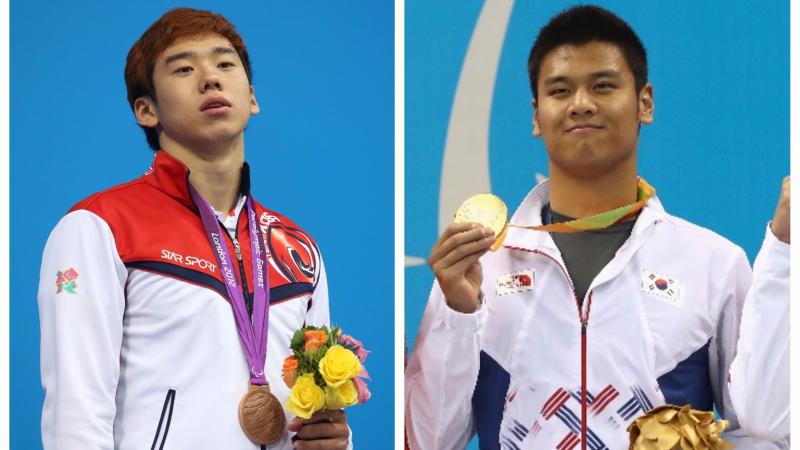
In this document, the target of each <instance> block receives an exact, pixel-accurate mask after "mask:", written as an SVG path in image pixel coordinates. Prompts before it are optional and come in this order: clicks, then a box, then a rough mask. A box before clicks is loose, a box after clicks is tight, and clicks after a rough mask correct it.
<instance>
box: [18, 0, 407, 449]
mask: <svg viewBox="0 0 800 450" xmlns="http://www.w3.org/2000/svg"><path fill="white" fill-rule="evenodd" d="M304 4H305V3H304ZM112 5H113V6H112ZM176 6H189V7H194V8H201V9H210V10H212V11H216V12H220V13H222V14H223V15H224V16H225V17H227V18H228V19H229V20H230V21H231V22H233V23H234V24H235V25H236V26H237V28H238V30H239V32H240V34H241V35H242V36H243V38H244V40H245V43H246V44H247V46H248V50H249V52H250V57H251V62H252V66H253V72H254V80H253V82H254V85H255V88H256V96H257V98H258V101H259V103H260V105H261V113H260V114H259V115H257V116H255V117H253V118H252V119H251V121H250V123H249V126H248V129H247V133H246V139H245V141H246V157H247V160H248V161H249V162H250V163H251V165H252V168H253V170H252V173H253V191H254V193H255V194H256V198H258V199H259V201H260V202H262V203H263V204H265V205H266V206H267V207H269V208H271V209H274V210H276V211H278V212H281V213H283V214H286V215H287V216H288V217H290V218H292V219H293V220H294V221H296V222H297V223H298V224H300V225H301V226H303V227H304V228H305V229H306V230H308V231H309V232H310V233H311V234H312V236H314V238H315V239H316V241H317V243H318V244H319V246H320V248H321V250H322V253H323V257H324V259H325V265H326V268H327V271H328V281H329V286H330V295H331V314H332V320H333V321H334V323H337V324H339V325H341V326H342V327H344V329H345V330H346V331H347V332H349V333H351V334H353V335H354V336H356V337H358V338H360V339H361V340H362V341H363V342H364V344H365V345H366V346H367V347H368V348H369V349H370V350H372V353H371V354H370V357H369V359H368V360H367V367H368V369H369V371H370V375H372V378H373V381H372V382H371V384H370V389H371V390H372V393H373V397H372V399H371V400H370V401H369V402H368V403H367V404H365V405H362V406H359V407H356V408H351V409H350V410H348V418H349V421H350V424H351V427H352V428H353V435H354V440H355V444H356V448H361V449H368V448H376V449H377V448H389V447H391V446H392V444H391V443H392V442H393V434H394V433H393V426H394V419H393V411H394V410H393V399H394V396H393V388H394V378H393V370H392V367H393V361H394V356H393V355H394V347H393V345H392V342H393V338H394V331H393V329H394V326H393V323H394V322H393V320H394V319H393V302H392V298H393V293H394V286H393V277H392V267H393V259H392V250H393V236H394V231H393V230H394V218H393V208H392V205H393V188H394V176H393V174H394V170H393V147H394V135H393V133H394V131H393V129H394V5H393V3H392V2H390V1H374V0H360V1H348V2H321V1H317V2H307V6H305V7H303V6H299V3H297V2H255V1H252V2H247V1H227V2H224V3H223V2H218V3H215V2H208V1H184V2H181V3H177V2H156V1H139V2H112V3H109V2H101V1H92V2H77V3H76V2H61V1H55V0H52V1H43V2H23V1H20V0H17V1H13V2H11V7H10V11H11V45H10V47H11V56H10V61H11V65H10V72H11V98H10V104H11V112H12V115H11V235H12V236H13V237H12V238H11V254H13V255H14V265H13V268H12V269H11V279H13V280H14V283H13V284H12V285H11V304H10V311H11V361H10V363H11V374H10V375H11V411H10V417H11V448H12V449H26V450H27V449H36V448H41V441H40V431H39V421H40V410H41V406H42V402H43V393H42V390H41V383H40V377H39V324H38V312H37V306H36V289H37V284H38V272H39V264H40V258H41V252H42V250H43V249H44V244H45V241H46V239H47V236H48V235H49V233H50V230H51V229H52V228H53V226H54V225H55V224H56V222H57V221H58V220H59V218H60V217H61V216H63V214H64V213H65V212H66V210H67V209H68V208H69V207H70V206H72V205H73V204H74V203H75V202H77V201H78V200H80V199H82V198H84V197H86V196H87V195H89V194H91V193H93V192H96V191H98V190H102V189H105V188H108V187H111V186H112V185H116V184H119V183H122V182H125V181H128V180H130V179H133V178H136V177H139V176H140V175H141V174H142V173H144V171H145V170H146V169H147V167H148V165H149V164H150V161H151V159H152V155H153V152H152V151H150V149H149V148H148V147H147V144H146V142H145V138H144V133H143V132H142V131H141V130H140V128H139V127H138V126H137V125H136V122H135V120H134V116H133V114H132V113H131V111H130V109H129V107H128V103H127V100H126V90H125V83H124V79H123V68H124V64H125V56H126V55H127V52H128V49H129V48H130V46H131V45H132V44H133V43H134V42H135V41H136V39H138V38H139V36H140V35H141V34H142V33H143V32H144V30H145V29H146V28H147V27H148V26H149V25H150V24H151V23H152V22H154V21H155V20H156V19H157V18H158V17H159V16H161V14H163V13H164V12H165V11H166V10H168V9H170V8H172V7H176ZM268 173H269V174H270V175H271V178H269V179H267V178H266V174H268Z"/></svg>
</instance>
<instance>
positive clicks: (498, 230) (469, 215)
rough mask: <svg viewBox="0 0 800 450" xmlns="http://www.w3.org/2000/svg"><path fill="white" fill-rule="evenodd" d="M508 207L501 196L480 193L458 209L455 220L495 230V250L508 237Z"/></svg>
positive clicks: (493, 248) (493, 246)
mask: <svg viewBox="0 0 800 450" xmlns="http://www.w3.org/2000/svg"><path fill="white" fill-rule="evenodd" d="M507 221H508V208H506V204H505V203H503V201H502V200H500V197H498V196H496V195H492V194H478V195H473V196H472V197H470V198H468V199H467V200H466V201H465V202H464V203H462V204H461V206H460V207H459V208H458V211H456V216H455V219H454V220H453V222H455V223H465V222H474V223H479V224H481V225H482V226H484V227H486V228H489V229H491V230H492V231H494V235H495V236H496V239H495V241H494V244H492V247H491V250H492V251H495V250H497V249H498V248H500V246H501V245H503V239H505V237H506V223H507Z"/></svg>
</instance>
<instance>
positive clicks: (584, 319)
mask: <svg viewBox="0 0 800 450" xmlns="http://www.w3.org/2000/svg"><path fill="white" fill-rule="evenodd" d="M514 248H515V249H519V250H526V249H521V248H518V247H514ZM526 251H531V252H533V253H535V254H538V255H542V256H545V257H547V258H549V259H551V260H553V262H554V263H556V265H557V266H558V268H559V269H561V272H562V273H563V274H564V277H565V278H566V279H567V281H568V282H569V286H570V288H572V298H573V299H575V306H576V307H577V309H578V320H579V321H580V324H581V450H586V444H587V442H586V435H587V425H586V410H587V390H586V389H587V387H586V384H587V383H586V373H587V352H588V350H587V337H586V334H587V333H586V329H587V328H588V327H589V312H590V311H591V309H592V291H591V290H590V291H589V293H588V298H587V300H586V302H587V304H586V308H585V309H586V313H584V312H583V308H581V302H580V300H579V299H578V293H577V292H576V291H575V284H574V283H573V282H572V278H570V277H569V273H568V272H567V269H565V268H564V266H562V265H561V263H560V262H558V260H557V259H555V258H553V257H552V256H550V255H548V254H547V253H545V252H542V251H539V250H526Z"/></svg>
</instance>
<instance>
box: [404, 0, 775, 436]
mask: <svg viewBox="0 0 800 450" xmlns="http://www.w3.org/2000/svg"><path fill="white" fill-rule="evenodd" d="M596 3H599V4H600V6H603V7H606V8H608V9H610V10H612V11H613V12H615V13H616V14H618V15H620V16H621V17H622V18H623V19H625V20H626V21H627V22H628V23H629V24H630V25H631V26H632V27H633V28H634V30H636V32H637V34H638V35H639V37H640V39H641V40H642V42H643V43H644V45H645V47H646V49H647V51H648V60H649V70H650V82H651V83H652V84H653V86H654V97H655V106H656V107H655V122H654V123H653V124H652V125H650V126H645V127H643V128H642V133H641V138H640V141H639V150H638V152H639V172H640V174H641V175H642V176H644V177H645V178H646V179H647V181H648V182H649V183H650V184H652V185H653V186H654V187H655V188H656V190H657V191H658V195H659V197H660V199H661V201H662V202H663V204H664V206H665V208H666V209H667V211H668V212H670V213H671V214H673V215H677V216H680V217H683V218H685V219H687V220H689V221H691V222H694V223H697V224H699V225H701V226H704V227H707V228H710V229H712V230H714V231H716V232H717V233H719V234H721V235H722V236H725V237H726V238H728V239H730V240H731V241H733V242H735V243H736V244H738V245H740V246H741V247H743V248H744V249H745V251H746V252H747V254H748V256H749V257H750V259H751V261H752V260H753V259H754V258H755V255H756V253H757V252H758V248H759V246H760V245H761V240H762V238H763V235H764V227H765V225H766V223H767V221H768V220H770V219H771V218H772V214H773V212H774V208H775V204H776V202H777V199H778V194H779V193H780V182H781V180H782V178H783V176H785V175H788V174H789V2H788V1H777V2H752V1H744V0H737V1H730V2H728V1H725V2H723V1H702V2H697V1H688V0H683V1H671V2H658V1H637V2H631V1H629V0H627V1H626V0H617V1H612V0H609V1H600V2H596ZM573 4H575V3H574V2H567V1H555V0H551V1H547V2H543V1H524V0H521V1H517V2H516V3H515V4H514V7H513V10H512V13H511V18H510V21H509V26H508V31H507V34H506V38H505V43H504V46H503V50H502V54H501V57H500V63H499V67H498V72H497V80H496V86H495V91H494V98H493V106H492V115H491V122H490V136H489V159H490V177H491V182H492V185H491V188H492V191H493V192H494V193H496V194H497V195H499V196H500V197H501V198H503V199H504V200H505V202H506V203H507V204H508V205H509V208H510V209H512V210H513V209H516V206H517V205H518V204H519V202H520V201H521V200H522V198H523V197H524V196H525V194H526V193H527V192H528V191H529V190H530V189H531V187H532V186H533V185H534V184H535V178H534V175H535V173H537V172H538V173H541V174H544V175H547V158H546V154H545V150H544V147H543V143H542V141H541V140H534V139H533V138H532V137H531V114H532V110H531V106H530V100H531V93H530V89H529V83H528V75H527V57H528V52H529V51H530V47H531V45H532V44H533V41H534V39H535V38H536V35H537V33H538V31H539V29H540V28H541V27H542V26H543V25H545V23H546V22H547V21H548V20H549V19H550V18H551V17H552V16H553V15H555V14H557V13H558V12H559V11H561V10H563V9H564V8H566V7H569V6H572V5H573ZM482 5H483V2H463V1H458V0H448V1H444V0H440V1H436V2H430V1H423V0H406V2H405V27H406V30H405V51H406V59H405V81H406V87H405V93H406V104H405V133H406V135H405V142H406V148H405V187H406V189H405V235H406V240H405V247H406V248H405V253H406V255H407V256H416V257H422V258H424V257H426V256H427V255H428V252H429V251H430V248H431V247H432V246H433V244H434V242H435V241H436V239H437V234H438V231H437V230H438V224H437V220H438V200H439V196H438V193H439V182H440V176H441V169H442V168H441V166H442V156H443V151H444V145H445V138H446V135H447V125H448V120H449V117H450V110H451V107H452V103H453V96H454V93H455V89H456V84H457V82H458V77H459V74H460V71H461V65H462V62H463V59H464V55H465V53H466V50H467V47H468V45H469V41H470V37H471V36H472V31H473V28H474V26H475V23H476V20H477V18H478V15H479V14H480V11H481V7H482ZM432 282H433V274H432V273H431V271H430V269H429V268H428V267H427V266H426V265H418V266H409V267H406V269H405V318H406V325H405V333H406V337H407V339H408V346H409V349H411V348H412V345H413V341H414V338H415V336H416V333H417V328H418V326H419V321H420V319H421V317H422V312H423V309H424V307H425V303H426V299H427V297H428V293H429V291H430V288H431V283H432ZM473 445H474V444H473ZM475 448H477V447H475Z"/></svg>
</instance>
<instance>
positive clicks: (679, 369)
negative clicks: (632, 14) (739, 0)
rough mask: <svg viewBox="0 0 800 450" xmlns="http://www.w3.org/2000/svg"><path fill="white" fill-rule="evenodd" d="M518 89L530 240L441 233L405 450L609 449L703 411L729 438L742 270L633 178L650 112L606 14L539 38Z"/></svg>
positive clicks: (568, 19)
mask: <svg viewBox="0 0 800 450" xmlns="http://www.w3.org/2000/svg"><path fill="white" fill-rule="evenodd" d="M529 75H530V81H531V89H532V91H533V97H534V100H533V108H534V116H533V134H534V136H535V137H541V138H542V139H543V140H544V144H545V147H546V150H547V153H548V161H549V164H548V169H549V175H550V179H549V180H548V181H546V182H544V183H542V184H540V185H539V186H537V187H536V188H534V189H533V190H532V191H531V192H530V193H529V194H528V196H527V197H526V198H525V199H524V200H523V202H522V204H521V205H520V206H519V207H518V209H517V210H516V212H515V213H514V214H513V216H512V217H511V219H510V223H511V224H515V225H520V226H525V227H538V228H537V229H535V230H531V229H524V228H519V227H514V228H509V229H508V230H507V235H506V236H505V239H504V241H503V242H502V246H501V247H500V248H499V249H498V250H497V251H494V252H488V250H489V249H490V247H491V246H492V245H493V244H494V243H495V240H496V239H497V236H494V234H493V232H492V231H491V230H489V229H486V228H483V227H481V226H480V225H477V224H469V223H464V224H453V225H450V226H449V227H448V228H447V229H446V230H445V231H444V232H443V234H442V236H441V237H440V239H439V240H438V241H437V243H436V244H435V245H434V247H433V249H432V250H431V255H430V257H429V260H428V261H429V264H430V265H431V267H432V269H433V271H434V274H435V276H436V282H435V284H434V287H433V290H432V292H431V296H430V299H429V301H428V305H427V308H426V310H425V314H424V317H423V319H422V323H421V325H420V329H419V334H418V336H417V339H416V343H415V347H414V351H413V355H412V358H411V360H410V362H409V365H408V368H407V371H406V424H407V434H408V442H409V446H410V448H411V449H412V450H415V449H425V450H429V449H437V450H438V449H463V448H464V447H465V446H466V445H467V443H468V441H469V440H470V438H471V437H472V436H473V435H474V434H477V435H478V439H479V443H480V447H481V449H497V448H507V449H515V450H516V449H552V448H557V449H559V450H571V449H575V448H581V449H592V450H602V449H614V450H616V449H621V448H627V446H628V436H627V432H626V428H627V426H628V425H629V424H630V423H631V422H632V421H633V419H635V418H636V417H638V416H640V415H643V414H645V413H647V412H648V411H649V410H651V409H652V408H654V407H655V406H658V405H662V404H665V403H672V404H677V405H685V404H690V405H692V407H693V408H695V409H701V410H711V409H712V408H716V410H717V411H718V412H719V413H720V414H721V415H722V416H723V417H724V418H726V419H728V420H730V422H731V428H732V429H733V430H736V429H737V428H738V422H737V418H736V415H735V413H734V411H733V406H732V404H731V403H732V402H731V396H730V394H729V390H728V388H727V378H728V368H729V367H730V364H731V361H732V360H733V359H734V355H735V351H736V345H737V339H738V330H739V322H740V315H741V311H742V304H743V302H744V299H745V296H746V295H747V292H748V288H749V287H750V284H751V270H750V267H749V264H748V261H747V258H746V256H745V254H744V252H743V251H742V250H741V249H740V248H739V247H737V246H735V245H734V244H732V243H730V242H728V241H727V240H725V239H724V238H722V237H720V236H718V235H716V234H714V233H713V232H711V231H709V230H706V229H703V228H701V227H698V226H696V225H693V224H691V223H689V222H686V221H685V220H682V219H680V218H677V217H674V216H672V215H670V214H668V213H667V212H666V211H665V210H664V208H663V207H662V205H661V203H660V202H659V200H658V198H657V197H656V196H655V195H653V192H652V188H651V187H650V186H649V185H647V183H646V182H644V180H642V179H640V178H639V177H638V173H637V166H636V161H637V158H636V156H637V145H638V138H639V131H640V127H641V125H642V124H645V125H646V124H650V123H651V122H652V121H653V111H654V100H653V87H652V86H651V85H650V84H649V83H648V82H647V58H646V53H645V50H644V47H643V46H642V44H641V42H640V41H639V39H638V37H637V36H636V34H635V33H634V31H633V30H632V29H631V28H630V27H629V26H628V25H627V24H626V23H625V22H624V21H622V20H621V19H619V18H618V17H616V16H614V15H613V14H612V13H610V12H608V11H606V10H603V9H601V8H597V7H591V6H583V7H575V8H572V9H570V10H567V11H565V12H563V13H562V14H560V15H558V16H556V17H555V18H553V19H552V20H551V21H550V23H549V24H548V25H546V26H545V27H544V28H543V29H542V30H541V32H540V34H539V36H538V37H537V40H536V43H535V44H534V46H533V49H532V50H531V54H530V58H529ZM620 208H621V209H620ZM620 211H621V212H620ZM597 215H602V216H601V218H604V219H603V220H602V221H605V222H606V223H605V224H603V225H602V226H598V225H597V222H600V221H601V220H595V219H597V217H596V216H597ZM609 217H612V219H611V220H608V218H609ZM576 218H577V220H576ZM585 218H590V219H585ZM543 226H545V227H544V228H542V227H543ZM577 229H582V230H587V229H588V231H582V232H573V231H575V230H577ZM551 230H557V232H556V231H553V232H547V231H551ZM564 231H569V232H564ZM750 367H751V371H754V372H759V370H760V368H759V367H753V366H752V365H751V366H750ZM751 376H753V377H755V378H756V379H758V376H759V373H751ZM749 400H750V401H753V402H756V403H757V402H758V401H760V400H763V399H757V398H752V397H751V398H749ZM730 439H731V440H734V441H735V442H736V443H737V445H740V447H738V448H775V447H776V446H777V445H785V443H783V444H781V443H778V444H773V443H769V442H759V441H756V440H754V439H750V438H748V437H742V436H741V432H740V431H737V432H735V433H733V434H731V435H730ZM748 446H749V447H748Z"/></svg>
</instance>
